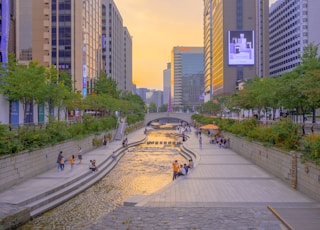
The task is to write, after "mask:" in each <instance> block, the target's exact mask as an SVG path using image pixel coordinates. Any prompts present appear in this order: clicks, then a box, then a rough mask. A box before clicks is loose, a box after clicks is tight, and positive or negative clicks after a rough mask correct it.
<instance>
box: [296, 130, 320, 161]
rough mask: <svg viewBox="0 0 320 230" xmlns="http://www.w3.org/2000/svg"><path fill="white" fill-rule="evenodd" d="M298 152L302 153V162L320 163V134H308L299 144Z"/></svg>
mask: <svg viewBox="0 0 320 230" xmlns="http://www.w3.org/2000/svg"><path fill="white" fill-rule="evenodd" d="M299 144H300V151H301V152H303V153H304V154H303V157H302V158H303V159H304V160H311V161H313V162H315V163H317V164H319V163H320V134H317V133H310V134H309V135H307V136H304V137H303V138H302V139H301V140H300V142H299Z"/></svg>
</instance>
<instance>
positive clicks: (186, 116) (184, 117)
mask: <svg viewBox="0 0 320 230" xmlns="http://www.w3.org/2000/svg"><path fill="white" fill-rule="evenodd" d="M192 115H193V113H168V112H165V113H147V114H146V115H145V117H144V125H149V124H150V123H151V122H152V121H157V120H166V119H168V120H169V119H170V120H172V119H177V121H178V122H181V121H184V122H187V123H188V124H191V122H192V119H191V116H192Z"/></svg>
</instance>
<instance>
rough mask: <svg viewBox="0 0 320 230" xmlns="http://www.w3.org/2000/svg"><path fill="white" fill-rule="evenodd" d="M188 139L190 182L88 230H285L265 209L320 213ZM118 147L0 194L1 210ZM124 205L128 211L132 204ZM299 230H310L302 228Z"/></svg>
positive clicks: (245, 164)
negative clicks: (191, 160) (193, 156)
mask: <svg viewBox="0 0 320 230" xmlns="http://www.w3.org/2000/svg"><path fill="white" fill-rule="evenodd" d="M189 136H190V138H189V139H188V140H187V141H186V142H184V145H185V146H186V147H187V148H188V149H190V150H192V151H193V152H194V153H196V155H197V159H196V160H195V167H194V168H193V169H192V170H191V172H190V174H189V175H188V176H185V177H180V178H178V179H177V180H175V181H173V182H172V183H171V184H169V185H168V186H166V187H165V188H163V189H161V190H160V191H157V192H155V193H154V194H151V195H150V196H145V197H143V199H139V201H137V202H136V203H132V205H133V204H135V206H133V207H130V206H121V207H119V208H117V209H116V210H114V211H113V212H110V213H108V214H106V215H105V216H104V217H103V218H101V219H100V220H98V221H97V222H96V223H92V225H91V226H90V227H88V228H87V229H146V230H149V229H192V230H196V229H197V230H198V229H205V230H206V229H239V230H242V229H261V230H262V229H272V230H273V229H285V228H283V225H281V222H280V221H279V220H278V219H277V218H276V217H275V216H274V215H273V214H272V213H271V212H270V211H269V210H268V208H267V206H268V205H270V206H272V207H274V208H279V209H281V208H282V209H290V210H293V209H300V210H302V209H303V210H309V211H310V210H312V209H313V210H319V208H320V205H319V203H318V202H316V201H314V200H312V199H310V198H308V197H306V196H305V195H304V194H302V193H300V192H298V191H296V190H294V189H292V188H291V187H288V186H287V185H286V184H285V183H283V182H282V181H281V180H280V179H278V178H275V177H274V176H272V175H270V174H268V173H267V172H265V171H264V170H263V169H261V168H259V167H257V166H256V165H254V164H253V163H252V162H250V161H248V160H246V159H245V158H243V157H242V156H240V155H238V154H236V153H235V152H233V151H232V150H230V149H225V148H219V147H218V146H217V145H213V144H210V143H209V139H208V137H206V136H205V135H203V144H202V146H200V145H199V142H198V137H197V136H196V135H195V134H194V133H190V134H189ZM143 137H144V135H143V130H142V129H141V130H137V131H135V132H133V133H130V134H129V135H128V140H129V142H130V141H133V140H135V141H137V140H139V139H140V140H141V139H143ZM118 145H119V142H112V143H110V145H109V146H108V148H107V149H103V148H98V149H96V150H94V151H92V152H90V153H86V154H85V155H84V164H82V165H77V167H75V169H74V171H73V172H72V173H71V174H70V173H68V174H64V173H63V172H60V173H57V169H52V170H50V171H48V172H47V173H44V174H42V175H39V176H37V177H35V178H33V179H30V180H28V181H26V182H25V183H22V184H20V185H17V186H14V187H13V188H11V189H10V190H8V191H5V192H3V193H1V194H0V208H1V209H3V208H6V207H8V208H9V207H10V206H7V205H4V204H11V205H14V204H17V203H21V202H22V203H23V202H24V200H26V199H32V197H35V196H38V195H39V194H41V193H44V192H45V191H46V190H48V189H52V188H54V186H57V185H58V184H60V183H62V182H63V181H65V180H74V179H75V178H77V177H79V172H83V171H86V168H87V167H88V162H89V159H91V158H94V159H96V160H97V162H102V161H103V159H106V158H107V157H109V156H110V154H111V152H112V150H113V149H116V148H118V147H119V146H118ZM172 161H174V159H172ZM68 170H69V168H68ZM128 200H129V202H127V203H129V205H130V198H128ZM8 211H9V212H10V210H8ZM303 215H308V212H304V213H303ZM291 218H293V219H296V220H299V218H300V219H303V218H304V216H301V215H300V214H299V213H298V214H297V213H296V214H294V215H293V217H292V216H291ZM315 220H318V222H316V223H318V225H317V226H320V218H314V219H312V221H315ZM289 222H290V221H289ZM313 226H314V225H313ZM296 229H298V228H296ZM303 229H308V230H309V229H310V230H311V229H312V230H313V229H314V228H312V226H311V227H310V226H308V224H305V225H304V226H303ZM316 229H319V228H316Z"/></svg>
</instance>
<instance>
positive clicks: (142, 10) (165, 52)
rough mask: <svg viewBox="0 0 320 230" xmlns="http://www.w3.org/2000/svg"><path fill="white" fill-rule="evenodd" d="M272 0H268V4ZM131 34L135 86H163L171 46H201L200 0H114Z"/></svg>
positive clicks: (201, 14) (201, 11)
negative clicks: (164, 71)
mask: <svg viewBox="0 0 320 230" xmlns="http://www.w3.org/2000/svg"><path fill="white" fill-rule="evenodd" d="M275 1H276V0H270V1H269V3H270V5H271V3H273V2H275ZM114 2H115V4H116V6H117V8H118V10H119V12H120V14H121V16H122V19H123V25H124V26H125V27H127V28H128V30H129V33H130V35H131V36H132V44H133V47H132V78H133V83H134V84H136V85H137V88H149V89H157V90H162V89H163V70H165V69H166V67H167V63H168V62H170V60H171V51H172V48H173V47H175V46H203V1H202V0H114Z"/></svg>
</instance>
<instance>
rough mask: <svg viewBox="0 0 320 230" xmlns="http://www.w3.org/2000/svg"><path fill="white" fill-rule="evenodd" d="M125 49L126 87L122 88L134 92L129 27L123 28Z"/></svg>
mask: <svg viewBox="0 0 320 230" xmlns="http://www.w3.org/2000/svg"><path fill="white" fill-rule="evenodd" d="M123 33H124V35H123V37H124V50H123V56H124V57H123V65H124V74H123V81H124V88H123V89H122V90H124V91H128V92H131V93H133V92H134V91H133V84H132V37H131V35H130V33H129V31H128V28H127V27H124V28H123Z"/></svg>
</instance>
